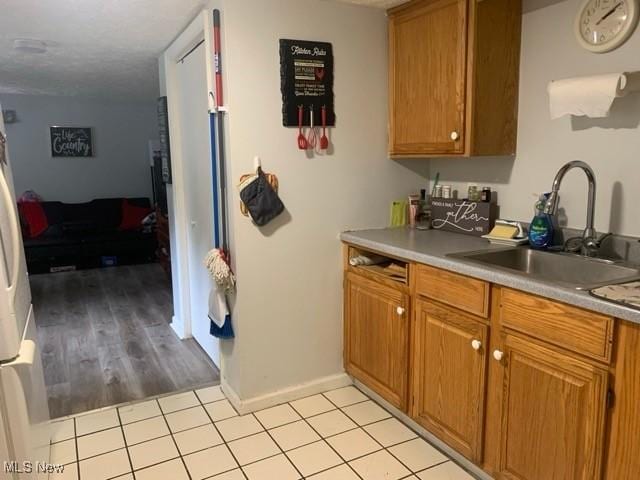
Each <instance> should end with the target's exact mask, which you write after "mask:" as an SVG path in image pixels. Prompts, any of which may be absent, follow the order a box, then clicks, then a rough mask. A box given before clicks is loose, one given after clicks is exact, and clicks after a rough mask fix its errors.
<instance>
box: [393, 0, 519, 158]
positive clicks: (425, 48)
mask: <svg viewBox="0 0 640 480" xmlns="http://www.w3.org/2000/svg"><path fill="white" fill-rule="evenodd" d="M521 8H522V7H521V1H520V0H482V1H481V0H413V1H411V2H409V3H407V4H404V5H401V6H399V7H396V8H394V9H391V10H389V12H388V15H389V99H390V100H389V101H390V105H389V153H390V155H391V156H392V157H430V156H475V155H511V154H514V153H515V145H516V133H517V99H518V75H519V58H520V30H521Z"/></svg>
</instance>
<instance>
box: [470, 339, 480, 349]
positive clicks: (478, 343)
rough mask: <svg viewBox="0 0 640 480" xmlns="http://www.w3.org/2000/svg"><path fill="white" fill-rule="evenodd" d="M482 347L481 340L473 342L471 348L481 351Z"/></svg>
mask: <svg viewBox="0 0 640 480" xmlns="http://www.w3.org/2000/svg"><path fill="white" fill-rule="evenodd" d="M481 346H482V342H481V341H480V340H472V341H471V348H473V349H474V350H480V347H481Z"/></svg>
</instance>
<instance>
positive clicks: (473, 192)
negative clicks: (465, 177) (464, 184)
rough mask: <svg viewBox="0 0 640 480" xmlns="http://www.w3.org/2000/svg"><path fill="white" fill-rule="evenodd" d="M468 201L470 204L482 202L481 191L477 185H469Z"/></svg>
mask: <svg viewBox="0 0 640 480" xmlns="http://www.w3.org/2000/svg"><path fill="white" fill-rule="evenodd" d="M467 200H469V201H470V202H479V201H480V191H479V190H478V186H477V185H473V184H469V187H468V189H467Z"/></svg>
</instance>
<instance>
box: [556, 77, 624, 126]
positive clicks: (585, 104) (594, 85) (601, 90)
mask: <svg viewBox="0 0 640 480" xmlns="http://www.w3.org/2000/svg"><path fill="white" fill-rule="evenodd" d="M626 83H627V78H626V76H625V74H624V73H611V74H607V75H595V76H592V77H577V78H567V79H564V80H556V81H553V82H550V83H549V86H548V87H547V90H548V92H549V108H550V111H551V119H552V120H554V119H556V118H560V117H562V116H564V115H578V116H585V115H586V116H587V117H592V118H603V117H608V116H609V111H610V110H611V105H612V104H613V101H614V100H615V99H616V98H618V97H622V96H624V95H625V94H626V92H625V85H626Z"/></svg>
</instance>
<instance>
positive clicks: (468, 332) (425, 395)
mask: <svg viewBox="0 0 640 480" xmlns="http://www.w3.org/2000/svg"><path fill="white" fill-rule="evenodd" d="M415 304H416V306H415V323H414V333H413V352H414V353H413V359H414V360H413V380H414V381H413V407H412V415H413V417H414V419H415V420H416V421H418V423H420V424H421V425H422V426H424V427H425V428H426V429H427V430H429V431H430V432H431V433H433V434H434V435H436V436H438V437H439V438H440V439H442V440H443V441H444V442H446V443H447V444H449V445H450V446H451V447H453V448H454V449H455V450H457V451H458V452H460V453H462V454H463V455H465V456H466V457H468V458H469V459H471V460H473V461H476V462H479V461H480V460H481V456H482V435H483V433H482V432H483V429H482V424H483V420H484V397H485V372H486V342H487V338H488V337H487V332H488V327H487V326H486V325H485V324H484V323H482V322H481V321H479V320H477V319H475V318H474V317H472V316H469V315H467V314H464V313H462V312H460V311H458V310H456V309H453V308H450V307H444V306H441V305H438V304H435V303H431V302H424V301H422V300H416V302H415Z"/></svg>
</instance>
